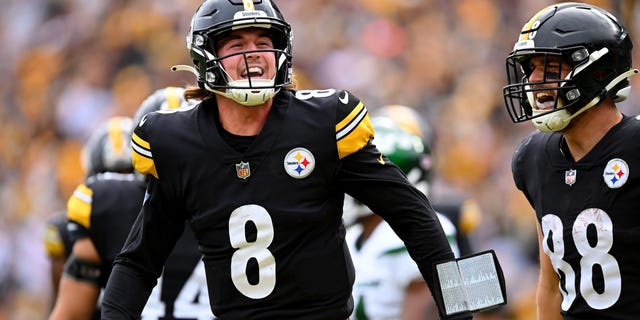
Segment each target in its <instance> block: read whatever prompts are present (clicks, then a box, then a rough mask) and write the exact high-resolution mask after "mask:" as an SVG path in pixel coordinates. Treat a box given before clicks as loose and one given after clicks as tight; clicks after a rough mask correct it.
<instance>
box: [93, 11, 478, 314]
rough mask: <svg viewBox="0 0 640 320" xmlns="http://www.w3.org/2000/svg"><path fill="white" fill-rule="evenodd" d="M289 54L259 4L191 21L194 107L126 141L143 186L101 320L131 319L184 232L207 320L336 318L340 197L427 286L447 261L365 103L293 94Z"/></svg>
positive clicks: (344, 255) (286, 31) (341, 289)
mask: <svg viewBox="0 0 640 320" xmlns="http://www.w3.org/2000/svg"><path fill="white" fill-rule="evenodd" d="M291 45H292V33H291V27H290V25H289V24H288V23H287V22H286V21H285V20H284V18H283V16H282V14H281V13H280V11H279V10H278V8H277V7H276V5H275V4H274V3H273V2H272V1H270V0H262V1H251V0H245V1H228V0H208V1H205V2H204V3H202V4H201V5H200V7H199V8H198V9H197V10H196V12H195V15H194V16H193V19H192V21H191V28H190V31H189V34H188V36H187V46H188V49H189V52H190V54H191V57H192V60H193V62H194V65H195V66H194V67H191V66H180V67H176V70H190V71H192V72H193V73H194V74H196V75H197V80H198V86H197V87H193V88H188V89H187V91H186V93H185V96H186V97H188V98H198V99H200V100H202V102H200V103H199V104H198V105H197V106H196V107H194V108H191V109H188V110H179V111H175V112H165V113H158V112H156V113H151V114H148V115H147V116H146V117H144V118H143V119H142V120H141V121H140V123H139V124H138V127H137V128H136V129H135V131H134V134H133V150H134V157H133V161H134V166H135V168H136V169H137V170H139V171H140V172H142V173H144V174H150V175H152V176H153V178H152V179H151V181H150V183H149V189H148V191H149V198H148V199H147V201H146V202H145V204H144V206H143V209H142V211H141V215H140V219H138V220H137V221H136V223H135V224H134V226H133V229H132V233H131V236H130V237H129V238H128V239H127V242H126V244H125V246H124V247H123V250H122V252H121V253H120V254H119V255H118V257H117V258H116V260H115V262H114V268H113V272H112V274H111V277H110V278H109V283H108V285H107V288H106V290H105V296H104V300H103V310H102V311H103V312H102V317H103V319H123V318H128V319H129V318H130V319H134V318H136V317H138V316H139V314H140V311H141V310H142V306H143V305H144V304H145V301H146V299H147V297H148V295H149V293H150V292H151V288H152V287H153V284H154V282H155V278H156V277H158V275H160V273H161V271H162V266H163V263H164V261H165V259H166V257H167V255H168V253H169V252H170V251H171V248H172V247H173V246H174V244H175V242H176V240H177V239H178V237H179V236H180V235H181V234H182V233H183V231H184V221H188V225H189V227H190V228H191V229H192V230H193V231H194V233H195V234H196V237H197V239H198V243H199V248H200V250H201V251H202V253H203V254H204V262H205V269H206V273H207V282H208V287H209V290H210V292H211V294H210V298H211V305H212V309H213V312H214V314H215V315H216V316H218V317H220V318H222V319H252V320H259V319H306V320H314V319H323V320H328V319H340V320H344V319H346V318H347V317H348V316H349V315H350V314H351V311H352V309H353V300H352V299H351V290H352V285H353V280H354V269H353V264H352V261H351V258H350V255H349V250H348V247H347V245H346V243H345V239H344V235H345V229H344V226H343V224H342V218H341V217H342V206H343V201H344V194H345V192H347V193H349V194H350V195H351V196H353V197H354V198H355V199H357V200H359V201H361V202H362V203H364V204H365V205H367V206H369V207H370V208H372V209H374V211H375V212H376V213H378V214H380V215H381V216H382V217H383V218H384V219H385V220H386V221H387V222H388V223H389V225H390V226H391V227H392V228H393V230H394V231H395V232H396V233H397V234H398V235H399V236H400V238H401V239H403V240H404V242H405V243H406V245H407V249H408V251H409V253H410V254H411V256H412V257H413V258H414V259H415V261H416V262H417V264H418V266H419V268H420V271H421V274H422V276H423V277H424V279H425V280H426V282H427V283H428V284H429V285H430V286H432V285H433V286H435V279H434V276H433V274H434V273H433V269H432V267H433V263H435V262H438V261H451V260H452V259H454V255H453V252H452V250H451V248H450V246H449V244H448V241H447V238H446V236H445V234H444V232H443V230H442V227H441V226H440V223H439V222H438V219H437V217H436V215H435V212H434V211H433V209H432V208H431V206H430V205H429V201H428V200H427V198H426V197H425V195H424V194H423V193H421V192H420V191H418V190H417V189H416V188H415V187H413V186H412V185H411V183H410V182H409V181H408V180H407V179H406V177H405V176H404V175H403V173H402V171H400V169H398V167H396V166H394V165H392V164H391V163H390V162H389V160H388V159H387V158H386V157H384V156H383V155H382V154H381V153H380V152H379V151H378V150H377V149H376V148H375V146H374V145H373V144H372V143H371V139H372V138H373V130H372V128H371V123H370V121H369V116H368V114H367V109H366V107H365V106H364V104H363V103H362V102H361V101H360V100H359V99H358V98H357V97H356V96H354V95H353V94H352V93H350V92H348V91H345V90H335V89H325V90H299V91H297V90H294V89H293V88H292V87H291V82H292V80H291V76H292V67H291V66H292V60H291V58H292V57H291ZM432 292H434V291H433V290H432ZM434 294H436V293H435V292H434ZM458 317H459V318H471V316H470V314H464V313H463V314H458Z"/></svg>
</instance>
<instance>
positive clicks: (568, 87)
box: [503, 2, 638, 132]
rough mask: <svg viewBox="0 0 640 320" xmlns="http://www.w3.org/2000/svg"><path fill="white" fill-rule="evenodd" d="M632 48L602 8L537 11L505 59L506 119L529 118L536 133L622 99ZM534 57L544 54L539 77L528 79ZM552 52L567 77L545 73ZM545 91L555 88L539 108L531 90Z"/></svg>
mask: <svg viewBox="0 0 640 320" xmlns="http://www.w3.org/2000/svg"><path fill="white" fill-rule="evenodd" d="M632 47H633V45H632V42H631V38H630V36H629V34H628V33H627V31H626V30H625V28H624V26H623V25H622V24H621V23H620V22H619V21H618V20H617V19H616V18H615V17H614V16H612V15H611V14H610V13H608V12H607V11H605V10H603V9H601V8H598V7H596V6H593V5H588V4H583V3H575V2H569V3H560V4H554V5H551V6H548V7H546V8H544V9H542V10H541V11H539V12H538V13H536V14H535V15H534V16H533V17H532V18H531V19H529V21H527V23H526V24H525V25H524V27H523V28H522V31H521V32H520V36H519V38H518V41H517V42H516V44H515V46H514V49H513V51H512V52H511V53H510V54H509V56H508V57H507V59H506V69H507V70H506V71H507V85H506V86H505V87H504V88H503V96H504V101H505V105H506V108H507V110H508V112H509V115H510V117H511V120H512V121H513V122H515V123H517V122H522V121H526V120H532V121H533V123H534V124H535V126H536V127H537V128H538V129H539V130H541V131H545V132H551V131H560V130H562V129H564V128H565V127H566V126H567V125H568V124H569V122H570V121H571V119H573V118H574V117H576V116H577V115H578V114H580V113H582V112H584V111H585V110H587V109H589V108H591V107H593V106H595V105H597V104H598V103H599V102H600V101H602V100H603V99H605V98H607V97H611V98H612V99H613V100H614V101H615V102H619V101H622V100H624V99H626V97H627V95H628V92H629V89H630V85H629V80H628V77H630V76H631V75H634V74H636V73H637V72H638V71H637V70H635V69H633V70H631V49H632ZM535 56H542V57H544V62H545V67H544V78H543V80H542V81H541V82H536V83H532V82H529V76H530V75H531V73H532V71H533V70H532V69H531V67H530V65H529V62H530V60H531V58H533V57H535ZM553 56H555V57H557V58H558V59H553V60H555V61H561V63H567V64H569V67H570V69H571V71H570V72H569V74H568V75H567V77H566V78H564V79H560V77H558V76H557V75H556V74H557V72H552V71H550V68H549V65H548V62H549V60H551V58H550V57H553ZM555 69H556V70H557V69H558V67H555ZM545 84H555V86H556V87H553V88H549V86H548V85H546V86H545ZM550 90H551V91H554V90H555V92H556V93H555V95H554V97H553V99H555V101H554V107H553V108H552V109H545V110H542V109H539V108H538V107H537V102H536V94H537V93H540V92H541V91H545V94H546V92H549V91H550ZM541 94H542V93H541ZM545 98H548V97H545Z"/></svg>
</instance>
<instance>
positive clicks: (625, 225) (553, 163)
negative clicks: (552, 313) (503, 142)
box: [512, 117, 640, 320]
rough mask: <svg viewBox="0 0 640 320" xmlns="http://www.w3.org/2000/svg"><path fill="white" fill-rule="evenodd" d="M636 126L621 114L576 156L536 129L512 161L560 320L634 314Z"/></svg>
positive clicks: (638, 184) (638, 183) (639, 294)
mask: <svg viewBox="0 0 640 320" xmlns="http://www.w3.org/2000/svg"><path fill="white" fill-rule="evenodd" d="M638 150H640V121H639V118H631V117H624V118H623V120H622V122H621V123H619V124H618V125H616V126H615V127H613V128H612V129H611V130H610V131H609V132H608V133H607V134H606V135H605V136H604V137H603V138H602V140H601V141H600V142H598V144H597V145H596V146H595V147H594V148H593V149H592V150H591V151H590V152H589V153H588V154H587V155H586V156H585V157H584V158H582V159H580V160H579V161H577V162H576V161H573V159H572V158H571V156H570V155H569V153H568V151H566V144H564V142H563V141H562V135H561V134H560V133H541V132H536V133H533V134H531V135H529V136H528V137H527V138H525V139H524V140H523V142H522V143H521V144H520V146H519V147H518V148H517V150H516V152H515V154H514V156H513V163H512V165H513V168H512V169H513V176H514V180H515V183H516V186H517V187H518V188H519V189H520V190H522V192H523V193H524V195H525V196H526V198H527V199H528V201H529V203H530V204H531V205H532V207H533V208H534V209H535V212H536V216H537V219H538V222H539V223H540V225H541V227H542V232H543V235H544V240H543V243H542V245H543V247H544V250H545V252H546V253H547V255H548V256H549V258H550V260H551V263H552V264H553V266H554V268H555V270H556V272H557V273H558V276H559V278H560V282H561V283H560V291H561V293H562V295H563V300H562V305H561V307H562V314H563V316H564V318H565V319H578V318H579V319H618V320H619V319H637V318H638V315H640V286H638V284H640V268H639V266H640V255H639V254H638V252H637V248H639V247H640V214H639V213H640V201H638V200H639V199H640V152H638Z"/></svg>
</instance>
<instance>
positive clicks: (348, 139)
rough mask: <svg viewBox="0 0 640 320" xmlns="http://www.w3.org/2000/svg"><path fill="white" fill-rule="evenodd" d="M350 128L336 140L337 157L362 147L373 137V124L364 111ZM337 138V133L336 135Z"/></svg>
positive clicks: (344, 155) (342, 156)
mask: <svg viewBox="0 0 640 320" xmlns="http://www.w3.org/2000/svg"><path fill="white" fill-rule="evenodd" d="M358 119H360V121H358V123H356V125H355V127H354V128H353V129H352V130H349V131H348V132H347V131H345V132H346V134H345V135H344V136H342V137H341V139H339V140H337V145H338V157H339V158H340V159H342V158H344V157H346V156H348V155H350V154H352V153H354V152H356V151H358V150H360V149H362V148H363V147H364V146H365V145H367V143H368V142H369V140H371V138H372V137H373V126H372V125H371V120H370V119H369V115H368V114H367V113H366V112H365V113H364V115H363V116H362V117H361V118H360V117H359V118H358ZM336 138H337V135H336Z"/></svg>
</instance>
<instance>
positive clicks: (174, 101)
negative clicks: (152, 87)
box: [133, 87, 195, 129]
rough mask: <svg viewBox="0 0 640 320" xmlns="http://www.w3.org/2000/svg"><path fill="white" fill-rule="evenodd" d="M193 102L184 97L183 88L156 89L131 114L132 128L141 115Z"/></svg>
mask: <svg viewBox="0 0 640 320" xmlns="http://www.w3.org/2000/svg"><path fill="white" fill-rule="evenodd" d="M194 104H195V101H191V100H186V99H185V98H184V88H180V87H165V88H162V89H158V90H156V91H155V92H154V93H152V94H151V95H149V96H148V97H147V98H146V99H145V100H144V101H142V103H141V104H140V106H139V107H138V110H137V111H136V114H135V115H134V116H133V126H134V129H135V127H136V126H138V124H139V123H140V121H141V120H142V117H143V116H144V115H145V114H147V113H149V112H154V111H158V110H174V109H178V108H183V107H188V106H192V105H194Z"/></svg>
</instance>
